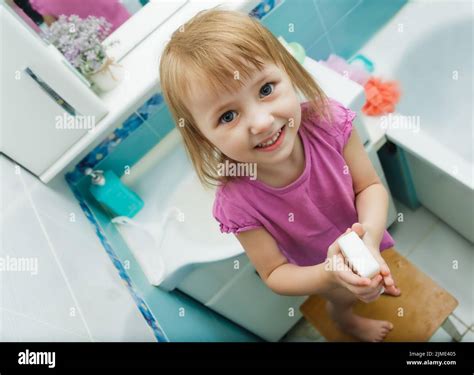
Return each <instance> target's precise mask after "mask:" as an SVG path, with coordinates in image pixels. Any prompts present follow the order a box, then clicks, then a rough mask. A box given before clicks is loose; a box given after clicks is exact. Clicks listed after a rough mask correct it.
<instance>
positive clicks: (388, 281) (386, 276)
mask: <svg viewBox="0 0 474 375" xmlns="http://www.w3.org/2000/svg"><path fill="white" fill-rule="evenodd" d="M351 229H352V230H353V231H354V232H356V233H357V234H358V235H359V237H361V238H362V241H363V242H364V243H365V245H366V246H367V248H368V249H369V250H370V252H371V253H372V254H373V255H374V257H375V259H376V260H377V262H379V264H380V274H381V275H382V277H383V284H384V287H385V292H384V293H385V294H390V295H392V296H399V295H400V294H401V291H400V289H398V288H397V287H396V285H395V280H394V279H393V277H392V274H391V272H390V269H389V268H388V265H387V263H386V262H385V260H384V259H383V258H382V256H381V255H380V250H379V246H376V244H375V241H373V240H372V237H371V236H370V234H369V232H367V230H366V229H365V227H364V226H363V225H362V224H361V223H354V224H352V227H351Z"/></svg>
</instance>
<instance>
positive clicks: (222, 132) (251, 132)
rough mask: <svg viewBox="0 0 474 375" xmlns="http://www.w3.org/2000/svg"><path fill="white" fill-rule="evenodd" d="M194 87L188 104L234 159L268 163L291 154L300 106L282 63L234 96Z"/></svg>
mask: <svg viewBox="0 0 474 375" xmlns="http://www.w3.org/2000/svg"><path fill="white" fill-rule="evenodd" d="M191 88H192V89H191V95H190V96H191V100H190V103H189V104H188V105H189V107H188V108H189V110H190V112H191V113H192V115H193V117H194V119H195V121H196V122H197V126H198V127H199V129H200V130H201V132H202V133H203V135H204V136H205V137H206V138H207V139H208V140H209V141H210V142H211V143H212V144H214V145H215V146H216V147H217V148H218V149H219V150H220V151H221V152H222V153H224V154H225V155H227V156H228V157H229V158H231V159H233V160H236V161H238V162H246V163H257V165H258V166H259V167H264V166H265V165H274V164H275V163H278V162H282V161H285V160H286V159H287V158H288V157H289V156H290V154H291V153H292V150H293V146H294V145H295V140H296V137H297V132H298V129H299V126H300V121H301V107H300V103H299V100H298V97H297V95H296V92H295V90H294V88H293V85H292V83H291V81H290V78H289V77H288V75H287V74H286V73H285V71H284V70H282V69H280V68H279V67H278V66H276V65H274V64H265V66H264V69H262V71H257V73H256V74H255V75H254V76H253V77H251V79H249V81H248V82H246V84H245V86H242V87H241V88H239V91H238V92H235V93H233V94H228V93H226V92H211V91H206V90H205V89H204V88H203V87H202V86H201V87H200V86H198V85H194V84H193V85H192V86H191ZM263 143H264V144H265V145H263ZM272 143H273V144H272ZM262 146H263V147H262Z"/></svg>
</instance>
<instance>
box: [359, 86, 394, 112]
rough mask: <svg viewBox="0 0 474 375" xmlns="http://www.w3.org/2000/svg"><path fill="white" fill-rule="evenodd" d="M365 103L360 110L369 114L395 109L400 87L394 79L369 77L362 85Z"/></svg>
mask: <svg viewBox="0 0 474 375" xmlns="http://www.w3.org/2000/svg"><path fill="white" fill-rule="evenodd" d="M364 89H365V96H366V99H367V101H366V103H365V104H364V107H362V112H364V113H365V114H366V115H369V116H378V115H382V114H384V113H390V112H393V111H394V110H395V104H397V103H398V100H399V99H400V89H399V86H398V83H397V82H395V81H387V82H382V80H380V79H378V78H375V77H371V78H370V79H369V80H368V81H367V83H366V84H365V86H364Z"/></svg>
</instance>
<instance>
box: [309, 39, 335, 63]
mask: <svg viewBox="0 0 474 375" xmlns="http://www.w3.org/2000/svg"><path fill="white" fill-rule="evenodd" d="M331 53H333V51H332V49H331V46H330V45H329V40H328V38H327V37H325V36H324V37H323V38H322V39H320V40H319V41H318V42H317V43H315V44H313V45H312V46H311V47H309V48H308V50H307V51H306V55H307V56H309V57H311V58H312V59H315V60H318V61H319V60H326V59H327V58H328V56H329V55H330V54H331Z"/></svg>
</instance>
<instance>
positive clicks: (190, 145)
mask: <svg viewBox="0 0 474 375" xmlns="http://www.w3.org/2000/svg"><path fill="white" fill-rule="evenodd" d="M244 62H245V63H244ZM264 62H271V63H273V64H275V65H277V66H279V67H280V68H282V69H283V70H284V71H285V72H286V74H287V75H288V76H289V77H290V79H291V81H292V83H293V86H294V87H296V88H297V89H298V90H299V91H300V93H302V94H303V95H304V97H305V98H306V99H307V100H308V101H309V108H308V112H307V113H306V115H316V116H320V115H324V116H325V115H326V114H327V112H326V109H327V103H326V97H325V95H324V93H323V91H322V90H321V89H320V88H319V86H318V85H317V84H316V83H315V82H314V80H313V78H312V77H311V75H310V74H309V73H308V72H307V71H306V70H305V69H304V68H303V67H302V66H301V64H299V63H298V62H297V61H296V60H295V59H294V58H293V56H292V55H291V54H290V53H289V52H288V51H287V50H286V49H285V47H284V46H283V45H282V44H281V43H280V42H279V41H278V39H277V38H275V36H273V34H272V33H271V32H270V31H269V30H267V29H266V28H265V27H264V26H262V25H261V24H260V23H259V21H258V20H256V19H254V18H251V17H249V16H247V15H246V14H243V13H239V12H235V11H226V10H220V9H216V8H214V9H211V10H205V11H201V12H199V13H198V14H196V15H195V16H194V17H193V18H192V19H190V20H189V21H188V22H186V23H185V24H184V25H183V26H181V27H180V28H179V29H178V30H176V31H175V32H174V33H173V35H172V37H171V40H170V41H169V43H168V44H167V45H166V47H165V49H164V51H163V54H162V56H161V62H160V84H161V90H162V93H163V96H164V99H165V101H166V103H167V104H168V108H169V110H170V112H171V114H172V116H173V119H174V121H175V123H176V124H178V126H177V128H178V130H179V131H180V133H181V135H182V138H183V141H184V144H185V146H186V149H187V152H188V155H189V157H190V159H191V161H192V163H193V165H194V168H195V170H196V173H197V175H198V177H199V179H200V181H201V183H202V184H203V185H204V186H207V187H213V186H216V185H219V184H220V183H225V182H227V181H230V180H231V179H233V178H235V177H230V176H221V175H219V174H218V171H217V168H218V165H219V163H225V161H226V160H228V161H229V162H230V163H236V161H235V160H232V159H231V158H229V157H227V156H226V155H224V154H223V153H222V152H221V151H220V150H219V149H217V147H215V146H214V145H213V144H212V143H211V142H210V141H209V140H208V139H207V138H206V137H205V136H204V135H203V134H202V132H201V131H200V130H199V128H198V127H197V125H196V122H195V120H194V118H193V116H192V114H191V113H190V111H189V110H188V108H187V106H186V101H187V98H189V93H190V86H189V82H190V80H192V79H193V80H194V79H196V78H198V79H201V80H202V82H208V83H209V84H210V85H211V87H212V88H213V89H214V90H216V91H215V92H218V91H217V90H219V89H221V90H222V89H224V90H226V91H228V92H232V91H235V90H238V89H239V86H240V87H241V86H243V85H244V82H242V81H245V79H248V78H249V77H251V75H252V73H253V72H254V70H255V69H258V70H262V69H263V65H264ZM252 68H253V69H252ZM236 71H237V72H239V75H240V76H243V77H244V80H242V79H234V74H235V72H236Z"/></svg>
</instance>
